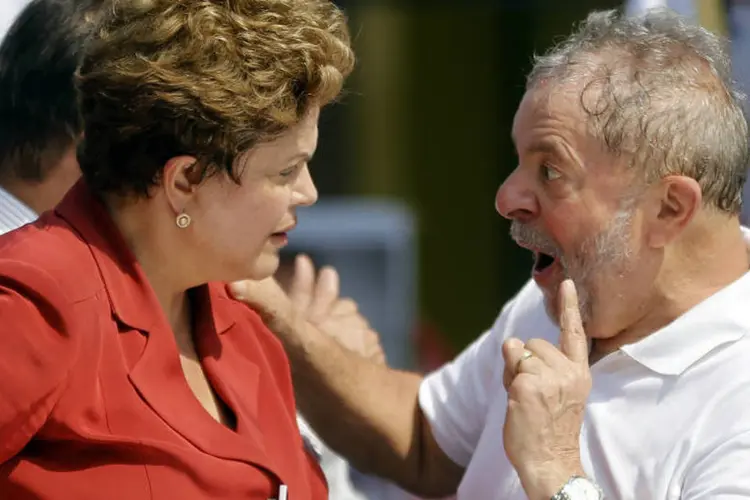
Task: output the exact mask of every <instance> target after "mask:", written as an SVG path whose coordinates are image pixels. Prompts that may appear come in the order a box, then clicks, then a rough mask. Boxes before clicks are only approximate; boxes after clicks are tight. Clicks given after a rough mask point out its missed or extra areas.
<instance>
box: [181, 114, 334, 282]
mask: <svg viewBox="0 0 750 500" xmlns="http://www.w3.org/2000/svg"><path fill="white" fill-rule="evenodd" d="M319 114H320V110H319V108H317V107H316V108H313V109H311V110H310V111H309V112H308V113H307V115H306V116H305V117H304V119H303V120H302V121H300V123H298V124H297V125H296V126H294V127H293V128H291V129H289V130H287V131H286V132H285V133H284V134H283V135H281V136H280V137H278V138H277V139H275V140H273V141H271V142H267V143H263V144H261V145H258V146H256V147H254V148H252V149H250V150H249V151H247V152H245V153H244V154H242V155H240V156H239V157H238V159H237V165H236V167H237V168H238V170H237V171H238V172H239V173H240V180H241V182H240V184H239V185H238V184H237V183H235V182H234V181H233V180H231V179H230V178H229V177H228V176H227V175H225V174H219V175H215V176H212V177H209V178H208V179H207V180H205V181H204V182H202V183H201V184H200V186H199V187H198V188H197V192H196V193H195V194H196V195H197V196H194V197H193V199H192V202H191V205H193V206H189V207H186V210H185V211H186V212H187V213H188V214H189V215H190V216H191V218H192V223H191V225H190V226H189V228H188V230H190V231H191V232H192V233H193V234H194V239H195V243H196V248H197V249H199V253H200V255H199V256H200V259H201V260H202V261H203V262H201V263H200V265H201V266H207V267H210V268H211V270H212V271H213V272H212V273H211V274H212V275H213V279H214V280H223V281H230V280H237V279H243V278H252V279H263V278H266V277H268V276H271V275H272V274H273V273H274V272H275V271H276V268H277V267H278V265H279V250H280V249H281V248H282V247H283V246H285V245H286V243H287V233H288V232H289V231H291V230H292V229H293V228H294V226H295V225H296V221H297V217H296V209H297V207H299V206H309V205H312V204H313V203H315V202H316V201H317V199H318V193H317V191H316V189H315V185H314V184H313V181H312V178H311V177H310V172H309V170H308V162H309V160H310V159H311V158H312V155H313V153H314V152H315V148H316V147H317V143H318V117H319Z"/></svg>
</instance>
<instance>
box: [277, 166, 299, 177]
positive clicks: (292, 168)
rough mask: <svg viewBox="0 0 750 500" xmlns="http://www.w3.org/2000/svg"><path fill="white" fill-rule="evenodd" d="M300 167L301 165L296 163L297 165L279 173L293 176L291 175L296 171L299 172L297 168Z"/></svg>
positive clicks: (282, 175) (284, 175)
mask: <svg viewBox="0 0 750 500" xmlns="http://www.w3.org/2000/svg"><path fill="white" fill-rule="evenodd" d="M298 169H299V165H295V166H293V167H289V168H287V169H286V170H282V171H281V172H279V175H280V176H281V177H291V176H293V175H294V174H295V173H297V170H298Z"/></svg>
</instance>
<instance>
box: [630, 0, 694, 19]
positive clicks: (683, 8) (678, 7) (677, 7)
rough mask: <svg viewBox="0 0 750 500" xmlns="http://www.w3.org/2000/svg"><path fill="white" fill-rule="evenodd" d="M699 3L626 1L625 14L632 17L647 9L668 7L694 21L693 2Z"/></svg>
mask: <svg viewBox="0 0 750 500" xmlns="http://www.w3.org/2000/svg"><path fill="white" fill-rule="evenodd" d="M699 1H701V0H628V1H627V2H625V12H626V13H627V14H628V15H630V16H632V15H637V14H642V13H643V12H645V11H646V10H648V9H654V8H657V7H669V8H670V9H672V10H673V11H675V12H677V13H678V14H680V15H683V16H685V17H690V18H692V19H695V18H696V16H697V14H698V11H697V9H696V5H695V2H699Z"/></svg>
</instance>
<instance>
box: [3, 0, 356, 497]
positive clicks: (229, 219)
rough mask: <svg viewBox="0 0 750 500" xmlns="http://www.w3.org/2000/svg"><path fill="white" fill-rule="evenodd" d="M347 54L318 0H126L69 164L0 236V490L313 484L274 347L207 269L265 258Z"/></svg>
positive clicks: (297, 196) (115, 14)
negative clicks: (36, 215) (52, 194)
mask: <svg viewBox="0 0 750 500" xmlns="http://www.w3.org/2000/svg"><path fill="white" fill-rule="evenodd" d="M352 65H353V54H352V51H351V48H350V46H349V36H348V32H347V29H346V25H345V19H344V16H343V14H342V13H341V12H340V11H339V10H338V9H337V8H336V7H334V6H333V4H331V3H330V2H328V1H327V0H232V1H228V0H138V1H132V0H121V1H114V2H113V5H112V7H111V8H109V9H108V14H107V17H106V19H104V20H103V21H102V24H101V27H100V28H99V29H98V30H97V34H96V36H95V37H94V38H93V39H92V40H91V43H90V44H89V46H88V48H87V49H86V51H85V55H84V59H83V62H82V66H81V69H80V72H79V73H80V74H79V87H80V93H81V109H82V115H83V118H84V121H85V141H84V144H83V145H82V147H81V149H80V151H79V161H80V164H81V170H82V172H83V180H82V181H80V182H79V183H78V184H77V185H76V186H75V187H74V188H73V189H72V190H71V191H70V192H69V193H68V195H67V196H66V198H65V199H64V200H63V202H62V203H61V204H60V205H59V206H58V207H57V208H56V209H55V210H54V211H53V212H50V213H47V214H45V215H44V216H43V217H42V218H41V219H40V220H39V221H38V222H37V223H35V224H33V225H30V226H25V227H24V228H22V229H20V230H17V231H15V232H12V233H9V234H8V235H6V236H4V237H2V238H0V318H1V320H0V380H2V383H0V464H2V465H1V466H0V498H12V499H24V498H34V499H37V498H44V499H67V498H71V499H94V498H96V499H100V498H108V499H109V498H113V499H114V498H122V499H144V498H155V499H161V498H165V499H166V498H169V499H172V498H175V499H198V498H200V499H205V498H211V499H220V498H225V499H239V498H243V499H245V498H247V499H263V500H265V499H268V498H287V497H288V498H292V499H294V500H305V499H311V500H312V499H316V500H317V499H323V498H326V487H325V482H324V480H323V477H322V474H321V472H320V470H319V468H318V467H317V465H316V464H315V462H314V460H313V459H312V457H311V456H310V455H309V454H308V453H307V452H306V451H305V449H304V446H303V443H302V441H301V439H300V436H299V432H298V429H297V426H296V423H295V407H294V401H293V393H292V387H291V381H290V374H289V366H288V362H287V359H286V357H285V355H284V353H283V351H282V349H281V346H280V344H279V343H278V341H277V340H276V339H275V338H274V337H273V335H272V334H271V333H270V332H269V331H268V330H267V329H266V328H265V326H264V325H263V324H262V322H261V321H260V319H259V318H258V316H257V315H256V314H255V313H254V312H252V311H251V310H250V309H248V308H247V307H246V306H243V305H242V304H240V303H239V302H236V301H234V300H230V299H229V298H228V296H227V294H226V291H225V288H224V285H223V284H222V283H224V282H227V281H232V280H237V279H241V278H253V279H260V278H265V277H267V276H269V275H271V274H272V273H273V272H274V271H275V269H276V267H277V265H278V259H279V257H278V251H279V248H281V247H283V246H284V244H285V243H286V238H287V236H286V234H287V232H288V231H290V230H291V229H293V227H294V224H295V209H296V208H297V207H298V206H302V205H309V204H312V203H314V202H315V200H316V197H317V194H316V191H315V187H314V185H313V183H312V180H311V179H310V174H309V171H308V166H307V163H308V161H309V159H310V158H311V157H312V155H313V153H314V150H315V147H316V143H317V122H318V115H319V111H320V107H321V106H323V105H325V104H326V103H327V102H329V101H330V100H332V99H333V98H334V97H335V96H336V95H337V94H338V92H339V91H340V89H341V87H342V84H343V80H344V79H345V77H346V76H347V75H348V74H349V73H350V71H351V68H352Z"/></svg>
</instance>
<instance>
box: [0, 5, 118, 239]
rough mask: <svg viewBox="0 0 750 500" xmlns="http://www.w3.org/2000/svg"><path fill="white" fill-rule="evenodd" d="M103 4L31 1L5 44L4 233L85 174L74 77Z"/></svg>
mask: <svg viewBox="0 0 750 500" xmlns="http://www.w3.org/2000/svg"><path fill="white" fill-rule="evenodd" d="M102 1H103V0H99V1H95V0H85V1H77V2H74V1H73V0H34V1H32V2H30V4H29V5H28V6H27V7H26V8H25V9H24V10H23V11H22V12H21V14H20V15H19V17H18V18H17V19H16V21H15V23H14V24H13V25H12V27H11V29H10V30H9V32H8V33H7V35H6V37H5V38H4V39H3V42H2V45H0V233H5V232H7V231H10V230H13V229H15V228H16V227H19V226H21V225H23V224H26V223H28V222H32V221H33V220H35V219H36V217H37V214H40V213H42V212H44V211H46V210H49V209H50V208H52V207H54V206H55V205H56V204H57V203H58V202H59V201H60V200H61V199H62V197H63V195H64V194H65V192H66V191H67V190H68V189H70V187H71V186H72V185H73V183H74V182H75V181H76V180H77V179H78V177H79V175H80V170H79V168H78V162H77V160H76V145H77V144H78V140H79V138H80V135H81V132H82V130H83V125H82V123H81V119H80V116H79V113H78V109H77V103H76V92H75V87H74V83H73V74H74V72H75V70H76V67H77V66H78V61H79V56H80V52H81V48H82V45H83V42H84V39H85V37H86V35H87V33H88V29H89V28H90V26H91V22H90V20H89V21H87V20H86V18H87V16H90V15H91V14H92V13H93V12H95V10H96V9H97V8H98V4H100V3H102ZM42 34H43V35H42Z"/></svg>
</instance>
